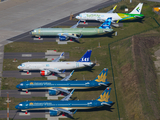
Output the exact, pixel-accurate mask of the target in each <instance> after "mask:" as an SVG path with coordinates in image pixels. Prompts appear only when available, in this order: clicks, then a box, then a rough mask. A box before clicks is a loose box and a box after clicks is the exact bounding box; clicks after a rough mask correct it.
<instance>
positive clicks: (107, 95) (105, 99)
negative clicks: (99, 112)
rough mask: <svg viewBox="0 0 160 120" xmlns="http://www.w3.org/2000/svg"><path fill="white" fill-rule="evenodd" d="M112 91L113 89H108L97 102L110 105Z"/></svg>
mask: <svg viewBox="0 0 160 120" xmlns="http://www.w3.org/2000/svg"><path fill="white" fill-rule="evenodd" d="M110 91H111V88H109V87H107V88H106V89H105V90H104V91H103V93H102V94H101V95H100V96H99V97H98V98H97V101H99V102H102V103H104V104H105V103H106V104H110V102H111V101H110Z"/></svg>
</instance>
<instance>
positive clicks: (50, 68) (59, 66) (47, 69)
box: [17, 50, 94, 76]
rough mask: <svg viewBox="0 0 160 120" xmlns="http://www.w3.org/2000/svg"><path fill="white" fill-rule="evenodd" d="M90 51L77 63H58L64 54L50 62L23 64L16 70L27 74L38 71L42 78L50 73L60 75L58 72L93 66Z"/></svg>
mask: <svg viewBox="0 0 160 120" xmlns="http://www.w3.org/2000/svg"><path fill="white" fill-rule="evenodd" d="M91 53H92V50H88V51H87V52H86V53H85V54H84V55H83V56H82V58H81V59H80V60H78V61H77V62H75V61H73V62H69V61H67V62H66V61H65V62H58V61H59V59H60V58H61V57H62V56H63V54H64V53H62V54H61V55H60V57H58V58H57V59H55V60H53V61H52V62H25V63H22V64H21V65H19V66H18V67H17V68H18V69H20V70H23V71H27V72H29V70H40V74H41V75H42V76H45V75H49V74H50V73H51V72H54V73H62V72H60V70H71V69H76V68H80V67H86V66H90V67H91V66H93V65H94V64H93V63H92V62H91V61H90V56H91Z"/></svg>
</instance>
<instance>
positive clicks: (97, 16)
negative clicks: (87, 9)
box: [76, 13, 122, 21]
mask: <svg viewBox="0 0 160 120" xmlns="http://www.w3.org/2000/svg"><path fill="white" fill-rule="evenodd" d="M109 17H112V21H117V20H120V19H122V18H121V17H120V16H119V15H118V14H117V13H81V14H79V15H78V16H76V18H77V19H80V20H98V21H101V20H103V21H105V20H106V19H107V18H109Z"/></svg>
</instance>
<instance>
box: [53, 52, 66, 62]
mask: <svg viewBox="0 0 160 120" xmlns="http://www.w3.org/2000/svg"><path fill="white" fill-rule="evenodd" d="M63 55H64V52H62V53H61V55H60V56H59V57H58V58H56V59H54V60H52V62H58V61H59V59H61V57H62V56H63Z"/></svg>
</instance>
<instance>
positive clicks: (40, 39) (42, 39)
mask: <svg viewBox="0 0 160 120" xmlns="http://www.w3.org/2000/svg"><path fill="white" fill-rule="evenodd" d="M33 40H43V38H40V39H39V38H33Z"/></svg>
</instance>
